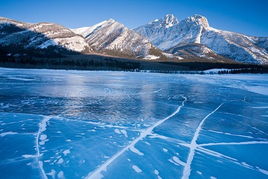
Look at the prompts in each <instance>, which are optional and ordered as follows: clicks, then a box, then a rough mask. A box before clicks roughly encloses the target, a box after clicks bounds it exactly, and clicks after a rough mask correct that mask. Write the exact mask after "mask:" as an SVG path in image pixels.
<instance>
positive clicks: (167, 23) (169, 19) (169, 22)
mask: <svg viewBox="0 0 268 179" xmlns="http://www.w3.org/2000/svg"><path fill="white" fill-rule="evenodd" d="M178 22H179V21H178V19H177V18H176V17H175V16H174V15H173V14H167V15H165V17H163V18H161V19H155V20H153V21H152V22H150V23H149V25H152V26H154V27H156V28H163V27H164V28H170V27H173V26H174V25H176V24H178Z"/></svg>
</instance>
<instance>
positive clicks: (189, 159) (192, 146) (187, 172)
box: [182, 103, 224, 179]
mask: <svg viewBox="0 0 268 179" xmlns="http://www.w3.org/2000/svg"><path fill="white" fill-rule="evenodd" d="M223 104H224V103H221V104H220V105H219V106H218V107H217V108H216V109H214V110H213V111H212V112H210V113H209V114H208V115H206V116H205V117H204V118H203V119H202V121H201V122H200V123H199V125H198V127H197V128H196V130H195V133H194V136H193V138H192V141H191V144H190V147H189V148H190V152H189V154H188V157H187V162H186V165H185V167H184V169H183V175H182V179H188V178H189V176H190V173H191V164H192V161H193V159H194V155H195V150H196V148H197V147H198V144H197V143H196V141H197V139H198V137H199V134H200V131H201V129H202V126H203V124H204V122H205V121H206V119H207V118H208V117H209V116H211V115H212V114H214V113H215V112H216V111H217V110H218V109H219V108H220V107H221V106H222V105H223Z"/></svg>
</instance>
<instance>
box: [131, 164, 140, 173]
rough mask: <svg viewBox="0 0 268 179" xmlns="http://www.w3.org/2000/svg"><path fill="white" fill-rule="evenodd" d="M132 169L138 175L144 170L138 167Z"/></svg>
mask: <svg viewBox="0 0 268 179" xmlns="http://www.w3.org/2000/svg"><path fill="white" fill-rule="evenodd" d="M132 168H133V170H134V171H135V172H136V173H141V172H142V170H141V169H140V168H139V167H138V166H137V165H132Z"/></svg>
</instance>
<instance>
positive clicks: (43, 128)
mask: <svg viewBox="0 0 268 179" xmlns="http://www.w3.org/2000/svg"><path fill="white" fill-rule="evenodd" d="M50 118H51V117H50V116H44V118H43V120H42V121H41V122H40V123H39V129H38V131H37V133H36V139H35V146H36V157H37V158H36V160H37V163H38V166H39V169H40V172H41V177H42V178H43V179H47V176H46V173H45V170H44V168H43V162H42V161H40V159H39V158H40V156H41V155H40V149H39V138H40V136H41V134H42V133H43V132H44V131H46V128H47V122H48V121H49V120H50Z"/></svg>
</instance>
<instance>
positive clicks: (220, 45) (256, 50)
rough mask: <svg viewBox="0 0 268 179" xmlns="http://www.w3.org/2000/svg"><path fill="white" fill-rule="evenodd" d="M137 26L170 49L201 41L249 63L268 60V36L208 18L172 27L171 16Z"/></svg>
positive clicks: (200, 17) (190, 19) (153, 41)
mask: <svg viewBox="0 0 268 179" xmlns="http://www.w3.org/2000/svg"><path fill="white" fill-rule="evenodd" d="M169 16H171V15H167V16H165V17H164V18H163V19H160V20H159V19H158V20H155V21H153V22H151V23H149V24H146V25H144V26H141V27H138V28H136V29H134V30H135V31H136V32H138V33H139V34H141V35H143V36H145V37H147V38H148V39H149V40H150V41H151V42H152V43H153V44H154V45H156V46H157V47H158V48H160V49H162V50H167V49H170V48H172V47H175V46H177V45H180V44H192V43H199V44H202V45H205V46H206V47H208V48H210V49H211V50H212V51H214V52H215V53H217V54H218V55H221V56H224V57H227V58H230V59H233V60H235V61H238V62H245V63H260V64H263V63H268V53H267V49H268V47H267V44H268V40H267V38H258V37H251V36H246V35H243V34H239V33H234V32H227V31H222V30H218V29H215V28H212V27H210V26H209V23H208V20H207V19H206V18H205V17H204V16H201V15H194V16H191V17H188V18H186V19H184V20H182V21H180V22H179V21H178V20H176V22H177V23H174V24H173V25H172V26H168V25H163V23H164V24H168V21H167V19H169V18H167V17H169Z"/></svg>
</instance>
